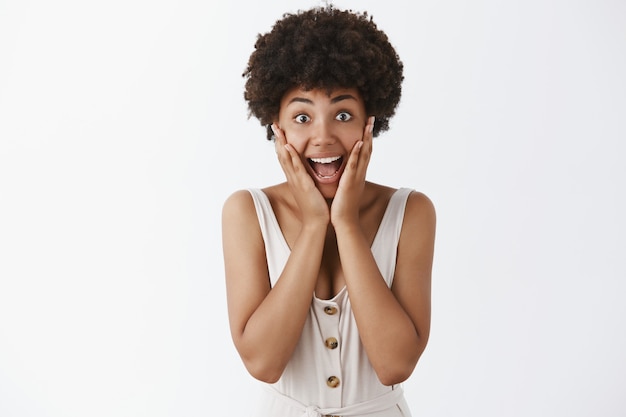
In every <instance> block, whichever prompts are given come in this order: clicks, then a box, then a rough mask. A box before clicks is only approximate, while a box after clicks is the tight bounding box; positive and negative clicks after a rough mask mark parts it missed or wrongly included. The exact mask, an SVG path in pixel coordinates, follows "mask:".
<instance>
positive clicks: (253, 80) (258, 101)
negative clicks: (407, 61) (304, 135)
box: [243, 5, 404, 139]
mask: <svg viewBox="0 0 626 417" xmlns="http://www.w3.org/2000/svg"><path fill="white" fill-rule="evenodd" d="M254 48H255V50H254V52H253V53H252V54H251V55H250V59H249V61H248V66H247V68H246V70H245V72H244V73H243V77H245V78H246V84H245V92H244V98H245V100H246V101H247V102H248V110H249V115H248V116H249V117H251V116H255V117H256V118H257V119H259V121H260V122H261V125H263V126H266V127H267V138H268V139H271V138H272V131H271V129H270V125H271V124H272V123H273V121H274V120H275V119H276V117H277V116H278V113H279V109H280V101H281V99H282V97H283V95H284V94H285V93H286V92H287V91H288V90H290V89H291V88H294V87H302V88H304V89H306V90H311V89H316V88H322V89H327V90H328V91H331V90H333V89H335V88H357V89H358V90H359V92H360V93H361V96H362V97H363V100H364V102H365V109H366V111H367V114H368V115H373V116H376V122H375V124H374V132H373V134H374V136H378V134H379V133H380V132H382V131H385V130H387V129H389V119H390V118H391V117H392V116H393V115H394V114H395V110H396V107H397V105H398V103H399V101H400V96H401V92H402V81H403V80H404V76H403V74H402V70H403V64H402V61H401V60H400V58H399V57H398V54H397V53H396V51H395V49H394V48H393V46H392V45H391V43H390V42H389V40H388V38H387V35H386V34H385V33H384V32H382V31H381V30H379V29H378V28H377V26H376V24H375V23H374V22H373V20H372V17H371V16H370V15H368V13H367V12H353V11H352V10H338V9H335V8H334V7H333V6H332V5H330V6H325V7H316V8H313V9H310V10H306V11H302V10H300V11H298V12H297V13H295V14H292V13H285V14H284V15H283V17H282V19H280V20H278V21H277V22H276V23H275V24H274V26H273V27H272V29H271V31H270V32H268V33H266V34H259V35H258V37H257V41H256V43H255V45H254Z"/></svg>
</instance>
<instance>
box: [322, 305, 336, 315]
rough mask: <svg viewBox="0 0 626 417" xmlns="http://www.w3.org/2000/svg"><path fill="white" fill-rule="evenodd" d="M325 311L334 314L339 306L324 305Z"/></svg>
mask: <svg viewBox="0 0 626 417" xmlns="http://www.w3.org/2000/svg"><path fill="white" fill-rule="evenodd" d="M324 313H326V314H328V315H329V316H332V315H333V314H335V313H337V307H333V306H326V307H324Z"/></svg>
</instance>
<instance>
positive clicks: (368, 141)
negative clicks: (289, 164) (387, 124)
mask: <svg viewBox="0 0 626 417" xmlns="http://www.w3.org/2000/svg"><path fill="white" fill-rule="evenodd" d="M374 120H375V119H374V116H372V117H370V118H369V119H368V122H367V124H366V125H365V128H364V129H363V138H362V139H361V140H359V141H357V142H356V143H355V144H354V147H353V148H352V151H351V152H350V156H349V157H348V162H347V163H346V168H345V170H344V172H343V174H342V176H341V179H340V180H339V187H338V188H337V193H336V194H335V198H334V199H333V203H332V205H331V207H330V221H331V223H332V224H333V225H334V226H335V227H336V226H339V225H341V224H352V225H357V226H358V224H359V208H360V202H361V194H362V193H363V188H364V187H365V174H366V172H367V166H368V164H369V161H370V156H371V155H372V140H373V134H372V132H373V129H374Z"/></svg>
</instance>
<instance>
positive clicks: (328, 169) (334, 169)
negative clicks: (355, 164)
mask: <svg viewBox="0 0 626 417" xmlns="http://www.w3.org/2000/svg"><path fill="white" fill-rule="evenodd" d="M308 161H309V165H311V168H312V169H313V172H315V174H316V175H317V176H318V177H319V178H321V179H330V178H333V177H334V176H335V175H337V173H338V172H339V171H340V170H341V165H342V163H343V156H331V157H328V158H309V159H308Z"/></svg>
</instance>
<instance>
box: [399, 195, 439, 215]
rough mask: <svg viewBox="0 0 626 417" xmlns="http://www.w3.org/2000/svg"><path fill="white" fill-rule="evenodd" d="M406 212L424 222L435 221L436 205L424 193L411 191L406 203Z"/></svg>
mask: <svg viewBox="0 0 626 417" xmlns="http://www.w3.org/2000/svg"><path fill="white" fill-rule="evenodd" d="M406 211H407V212H408V213H409V214H410V215H411V216H418V217H421V218H423V220H430V221H435V218H436V212H435V205H434V204H433V202H432V200H431V199H430V198H429V197H428V196H427V195H426V194H424V193H422V192H419V191H411V193H410V194H409V197H408V199H407V202H406Z"/></svg>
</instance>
